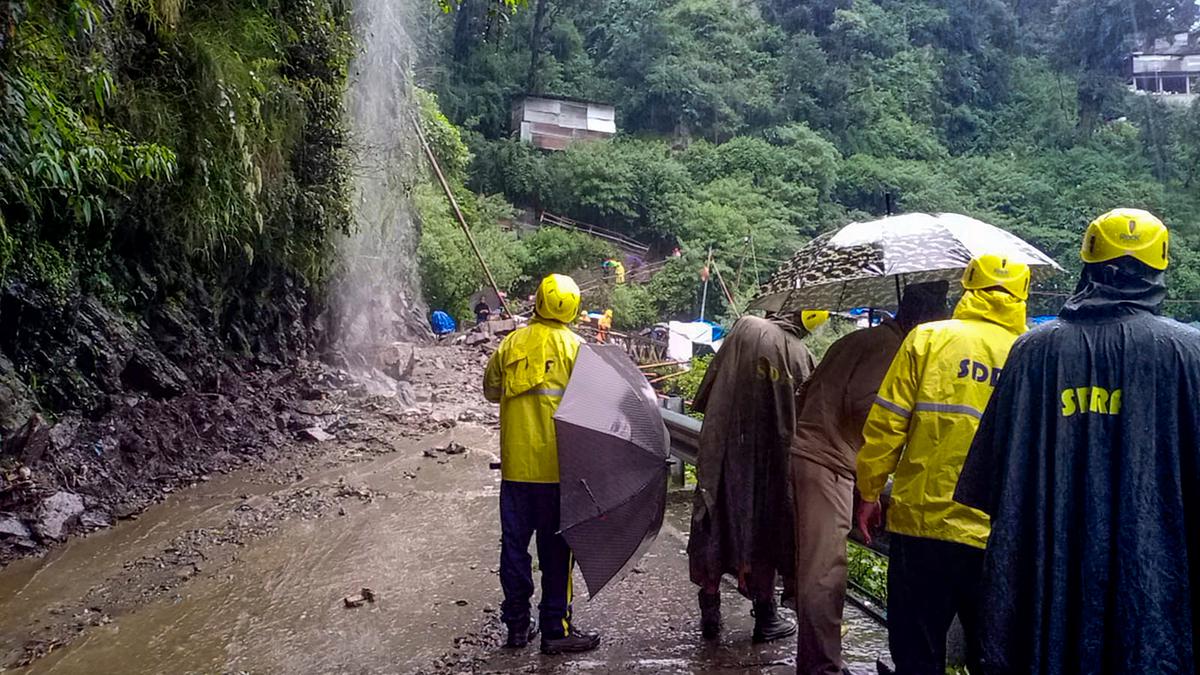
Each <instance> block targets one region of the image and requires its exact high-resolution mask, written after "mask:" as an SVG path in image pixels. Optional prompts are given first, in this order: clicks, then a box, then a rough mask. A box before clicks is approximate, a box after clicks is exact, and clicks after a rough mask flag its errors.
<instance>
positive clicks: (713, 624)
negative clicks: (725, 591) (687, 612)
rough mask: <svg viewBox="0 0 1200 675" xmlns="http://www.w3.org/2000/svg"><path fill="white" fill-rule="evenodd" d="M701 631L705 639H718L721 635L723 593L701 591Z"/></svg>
mask: <svg viewBox="0 0 1200 675" xmlns="http://www.w3.org/2000/svg"><path fill="white" fill-rule="evenodd" d="M700 633H701V634H703V635H704V639H705V640H716V639H717V638H718V637H720V635H721V593H720V591H718V592H716V593H705V592H704V591H703V590H702V591H700Z"/></svg>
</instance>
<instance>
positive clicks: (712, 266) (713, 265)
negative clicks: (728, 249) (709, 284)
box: [708, 259, 737, 309]
mask: <svg viewBox="0 0 1200 675" xmlns="http://www.w3.org/2000/svg"><path fill="white" fill-rule="evenodd" d="M708 267H709V270H710V271H713V272H716V273H717V281H718V282H719V283H720V284H721V290H722V291H725V299H726V300H728V301H729V308H730V309H734V308H735V307H736V306H737V303H736V302H734V301H733V294H732V293H730V292H729V287H728V286H726V285H725V280H724V279H722V278H721V268H720V267H717V261H716V260H715V259H714V260H713V261H712V263H711V264H710V265H709V266H708Z"/></svg>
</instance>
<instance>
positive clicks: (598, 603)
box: [0, 348, 884, 674]
mask: <svg viewBox="0 0 1200 675" xmlns="http://www.w3.org/2000/svg"><path fill="white" fill-rule="evenodd" d="M480 372H481V364H480V363H479V359H478V358H477V354H475V353H472V352H465V351H462V350H456V349H449V348H447V349H444V350H436V349H431V350H424V351H423V353H422V354H421V359H420V365H419V366H418V372H417V373H416V377H415V378H414V381H415V382H416V383H417V388H418V389H419V390H421V391H419V392H418V394H419V396H418V398H421V399H427V400H422V401H418V403H417V404H416V406H415V412H414V409H413V408H407V409H405V410H398V409H397V406H395V405H394V404H393V402H392V401H391V398H387V397H372V396H367V397H361V398H352V399H351V398H347V399H345V400H339V401H337V405H340V406H342V408H341V410H342V411H343V414H344V415H346V416H347V417H348V422H347V423H346V424H345V425H344V429H346V430H347V431H344V432H339V433H338V434H337V435H336V436H335V437H334V438H332V439H329V440H325V441H322V442H320V443H317V444H307V445H305V446H303V452H296V453H294V456H289V459H288V460H286V461H283V462H274V463H272V464H270V465H264V466H260V467H253V468H247V469H243V470H240V471H237V472H233V473H229V474H227V475H220V476H213V477H211V478H209V479H208V480H202V481H199V482H198V483H197V484H196V485H195V486H193V487H191V488H188V489H185V490H181V491H178V492H176V493H173V494H171V495H170V496H169V497H168V498H167V499H166V500H165V501H163V502H162V503H159V504H157V505H155V506H152V507H151V508H149V509H148V510H146V511H145V512H144V513H142V514H141V515H140V517H138V518H137V519H134V520H128V521H124V522H121V523H119V524H118V525H117V526H115V527H113V528H111V529H108V530H105V531H102V532H99V533H96V534H93V535H91V536H88V537H86V538H81V539H80V538H77V539H73V540H71V541H70V542H69V543H68V544H66V545H64V546H61V547H59V548H56V549H54V550H52V551H51V552H50V553H49V554H47V555H45V556H44V557H41V558H30V559H25V560H21V561H18V562H16V563H14V564H12V565H9V566H8V567H7V568H5V569H4V570H0V663H3V664H5V665H4V667H3V668H0V670H3V671H4V672H20V673H89V674H92V673H128V674H136V673H423V672H424V673H439V672H453V673H459V672H546V673H558V672H562V673H566V672H577V671H580V670H588V671H592V672H617V671H627V670H633V671H639V672H789V671H790V670H791V669H792V665H791V657H792V655H793V652H794V649H795V647H794V643H793V642H792V641H790V640H789V641H786V642H785V643H783V644H778V645H771V646H762V647H755V646H751V645H750V632H751V626H752V620H751V619H750V616H749V605H748V603H746V602H745V601H743V600H742V599H741V598H739V597H738V596H737V595H736V593H734V592H732V591H731V590H728V589H727V591H726V597H725V608H726V616H727V619H728V621H727V623H728V627H727V630H726V632H725V634H724V636H723V638H722V640H721V641H720V642H719V643H718V644H712V645H710V644H706V643H704V641H703V640H701V638H700V634H699V629H698V625H697V620H696V610H695V607H694V603H695V590H694V587H693V586H692V585H691V584H690V582H688V575H687V558H686V555H685V553H684V547H685V545H686V537H687V534H686V531H687V516H688V501H687V500H688V495H687V494H686V493H677V494H676V495H674V498H673V499H672V503H671V505H670V507H669V508H670V513H669V517H668V519H667V520H668V523H667V526H666V528H665V529H664V532H663V534H662V536H660V538H659V540H658V542H657V543H656V544H655V545H654V547H653V548H652V550H651V551H650V553H649V554H648V556H647V557H646V558H645V559H644V560H643V561H642V563H641V564H640V566H639V567H638V568H637V569H636V570H635V571H634V573H632V574H630V575H629V576H628V577H627V578H626V579H625V580H623V581H622V582H621V583H620V584H618V585H616V586H614V587H611V588H610V589H607V590H606V591H605V593H604V594H602V595H601V596H600V597H599V598H597V599H596V600H595V601H592V602H588V601H586V600H583V599H580V600H579V602H578V603H577V605H576V616H577V620H578V621H579V622H580V624H581V625H585V626H587V627H588V628H594V629H598V630H601V631H603V632H604V638H605V639H604V644H603V646H602V647H601V649H600V650H598V651H596V652H594V653H591V654H586V655H582V656H574V657H553V658H552V657H543V656H541V655H540V654H538V653H537V650H536V648H534V647H531V648H529V649H527V650H525V651H522V652H508V651H504V650H502V649H500V647H499V645H500V642H501V640H502V630H501V626H500V624H499V620H498V614H497V612H498V606H499V600H500V591H499V580H498V578H497V575H496V568H497V565H498V563H497V560H498V539H499V521H498V516H497V500H498V494H499V475H498V472H495V471H493V470H491V469H490V468H489V464H490V463H491V462H494V461H497V456H496V455H497V452H498V448H497V442H498V439H497V433H496V429H495V412H494V409H492V408H490V407H488V406H487V405H486V404H485V403H484V402H483V401H482V399H481V398H480V397H479V395H478V393H477V392H478V389H477V387H478V384H477V378H478V377H479V375H480ZM422 383H424V384H422ZM423 388H427V389H428V391H424V390H423ZM333 398H335V399H336V398H337V397H336V394H335V395H333ZM577 581H580V582H581V580H578V579H577ZM364 587H365V588H370V589H372V591H373V592H374V594H375V601H374V602H373V603H371V602H368V603H365V604H364V605H363V606H361V607H357V608H347V607H346V606H345V604H344V602H343V598H344V597H345V596H347V595H351V594H354V593H357V592H358V591H359V590H360V589H362V588H364ZM577 587H578V588H580V589H582V588H583V585H582V583H578V584H577ZM847 615H848V621H849V623H850V626H851V629H850V633H849V635H848V637H847V640H848V643H849V654H848V656H849V657H850V658H851V660H852V662H854V663H857V664H859V665H861V666H863V667H868V666H869V665H870V664H872V663H873V662H874V657H875V654H876V653H877V652H879V651H880V650H882V649H883V648H884V646H883V639H884V638H883V635H882V633H881V632H880V631H879V630H878V628H877V627H876V626H874V625H873V624H872V623H871V621H870V620H868V619H866V618H865V617H863V616H862V615H861V614H859V613H857V612H856V611H855V610H853V608H847Z"/></svg>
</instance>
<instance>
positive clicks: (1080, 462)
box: [955, 259, 1200, 675]
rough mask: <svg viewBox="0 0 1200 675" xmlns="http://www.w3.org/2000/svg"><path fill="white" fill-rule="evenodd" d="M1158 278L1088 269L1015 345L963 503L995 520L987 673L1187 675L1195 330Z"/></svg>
mask: <svg viewBox="0 0 1200 675" xmlns="http://www.w3.org/2000/svg"><path fill="white" fill-rule="evenodd" d="M1164 295H1165V287H1164V285H1163V275H1162V273H1161V272H1155V271H1153V270H1151V269H1150V268H1148V267H1145V266H1143V265H1141V264H1140V263H1137V262H1136V261H1133V260H1131V259H1122V260H1121V261H1119V262H1117V263H1104V264H1094V265H1089V266H1087V268H1086V269H1085V270H1084V275H1083V278H1082V280H1081V281H1080V284H1079V288H1077V289H1076V293H1075V295H1074V296H1072V298H1071V299H1070V300H1069V301H1068V302H1067V304H1066V306H1065V308H1064V310H1063V312H1062V315H1061V320H1059V321H1056V322H1052V323H1049V324H1047V325H1045V326H1043V327H1041V328H1038V329H1036V330H1034V331H1032V332H1030V333H1029V334H1027V335H1026V336H1025V337H1024V338H1022V339H1021V340H1020V341H1019V342H1017V344H1016V345H1015V346H1014V347H1013V350H1012V353H1011V355H1010V356H1009V359H1008V363H1007V365H1006V367H1005V369H1004V372H1003V375H1002V376H1001V378H1000V382H999V385H998V387H997V389H996V392H995V394H994V395H993V397H992V400H991V403H990V405H989V406H988V409H987V412H986V414H985V415H984V417H983V421H982V423H981V424H980V427H979V432H978V434H977V435H976V436H975V441H974V444H973V446H972V448H971V452H970V455H969V457H968V459H967V462H966V465H965V466H964V468H963V472H962V475H961V478H960V480H959V484H958V488H957V492H956V494H955V499H956V500H958V501H959V502H961V503H963V504H967V505H970V506H974V507H976V508H979V509H982V510H983V511H985V512H987V513H988V514H990V515H991V517H992V533H991V537H990V539H989V541H988V549H987V558H986V563H985V571H984V588H983V593H984V609H983V612H984V615H983V632H984V636H985V637H984V660H985V663H987V664H988V665H989V666H990V668H989V669H988V672H994V673H1014V674H1017V673H1019V674H1021V675H1027V674H1057V673H1129V674H1130V675H1133V674H1137V675H1143V674H1149V673H1192V672H1195V670H1196V665H1195V656H1196V651H1197V650H1196V637H1197V636H1196V632H1195V631H1196V627H1197V625H1200V624H1197V616H1196V611H1197V608H1198V607H1200V598H1197V596H1196V593H1197V591H1198V589H1200V586H1197V585H1196V584H1194V583H1193V580H1194V579H1195V576H1196V573H1197V570H1200V509H1198V506H1200V505H1198V503H1197V501H1198V499H1200V469H1198V459H1200V447H1198V445H1197V444H1198V441H1200V332H1198V331H1196V330H1193V329H1191V328H1188V327H1186V326H1184V325H1182V324H1179V323H1177V322H1175V321H1171V320H1168V319H1164V318H1160V317H1158V316H1156V315H1155V312H1156V311H1157V308H1158V305H1159V304H1160V303H1161V302H1162V300H1163V297H1164Z"/></svg>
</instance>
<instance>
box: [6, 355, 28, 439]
mask: <svg viewBox="0 0 1200 675" xmlns="http://www.w3.org/2000/svg"><path fill="white" fill-rule="evenodd" d="M33 412H34V404H33V395H32V394H31V393H30V391H29V388H28V387H26V386H25V382H24V380H23V379H22V378H21V376H20V374H18V373H17V369H16V368H15V367H14V366H13V364H12V362H11V361H9V360H8V357H6V356H4V355H3V354H0V434H3V435H4V436H6V437H7V436H8V435H9V434H11V433H12V432H13V431H15V430H16V429H17V428H18V427H20V426H21V425H22V424H24V423H25V421H26V420H28V419H29V417H30V416H31V415H33Z"/></svg>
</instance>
